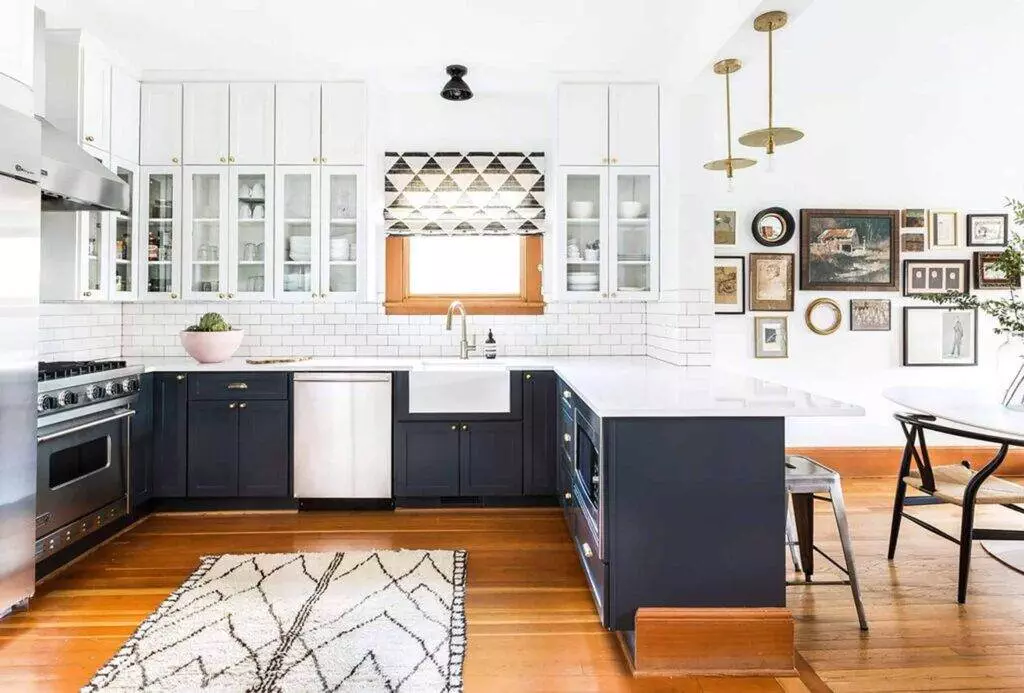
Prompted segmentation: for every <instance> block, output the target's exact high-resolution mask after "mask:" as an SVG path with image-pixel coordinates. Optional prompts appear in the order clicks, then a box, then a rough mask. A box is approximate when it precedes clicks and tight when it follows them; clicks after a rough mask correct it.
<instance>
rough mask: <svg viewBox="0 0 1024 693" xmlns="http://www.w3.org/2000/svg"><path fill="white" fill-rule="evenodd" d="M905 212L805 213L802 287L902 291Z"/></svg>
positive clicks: (893, 210)
mask: <svg viewBox="0 0 1024 693" xmlns="http://www.w3.org/2000/svg"><path fill="white" fill-rule="evenodd" d="M899 233H900V213H899V210H895V209H889V210H885V209H882V210H878V209H802V210H800V288H801V289H804V290H809V291H815V290H818V291H820V290H825V291H896V290H897V288H898V284H899V274H900V268H899V254H900V248H899V243H900V238H899Z"/></svg>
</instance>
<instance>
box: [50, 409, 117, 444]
mask: <svg viewBox="0 0 1024 693" xmlns="http://www.w3.org/2000/svg"><path fill="white" fill-rule="evenodd" d="M130 416H135V410H134V409H125V410H122V411H120V412H118V413H117V414H114V415H113V416H108V417H105V418H103V419H97V420H96V421H90V422H89V423H84V424H79V425H78V426H72V427H71V428H65V429H64V430H63V431H57V432H56V433H47V434H46V435H45V436H39V437H37V438H36V443H45V442H47V441H49V440H56V439H57V438H63V437H64V436H67V435H71V434H72V433H78V432H79V431H84V430H86V429H89V428H93V427H95V426H99V425H100V424H105V423H110V422H111V421H118V420H119V419H127V418H128V417H130Z"/></svg>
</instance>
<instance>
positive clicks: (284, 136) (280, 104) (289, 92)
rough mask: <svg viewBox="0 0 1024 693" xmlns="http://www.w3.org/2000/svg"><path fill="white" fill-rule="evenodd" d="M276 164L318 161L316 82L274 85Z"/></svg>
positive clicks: (318, 94)
mask: <svg viewBox="0 0 1024 693" xmlns="http://www.w3.org/2000/svg"><path fill="white" fill-rule="evenodd" d="M275 151H276V157H275V163H277V164H318V163H320V84H319V82H288V83H281V84H278V85H277V142H276V147H275Z"/></svg>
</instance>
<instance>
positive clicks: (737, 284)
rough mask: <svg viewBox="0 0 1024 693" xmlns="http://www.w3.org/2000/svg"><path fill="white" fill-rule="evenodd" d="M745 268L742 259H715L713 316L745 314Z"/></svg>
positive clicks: (744, 262) (744, 261)
mask: <svg viewBox="0 0 1024 693" xmlns="http://www.w3.org/2000/svg"><path fill="white" fill-rule="evenodd" d="M746 294H747V268H746V260H745V259H744V258H743V257H716V258H715V314H716V315H737V314H740V313H744V312H746V309H747V306H746Z"/></svg>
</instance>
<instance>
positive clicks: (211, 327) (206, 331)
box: [178, 313, 245, 363]
mask: <svg viewBox="0 0 1024 693" xmlns="http://www.w3.org/2000/svg"><path fill="white" fill-rule="evenodd" d="M178 334H179V336H180V337H181V345H182V346H183V347H185V351H186V352H188V355H189V356H191V357H192V358H194V359H195V360H196V361H198V362H199V363H220V362H221V361H227V360H228V359H229V358H231V357H232V356H234V355H235V352H236V351H238V347H239V346H240V345H241V344H242V337H244V336H245V331H244V330H235V329H232V327H231V325H229V324H228V323H227V321H226V320H224V318H223V317H222V316H221V315H220V313H206V314H204V315H203V316H202V317H201V318H199V322H197V323H196V324H195V325H190V326H189V327H186V328H185V329H184V330H182V331H181V332H179V333H178Z"/></svg>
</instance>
